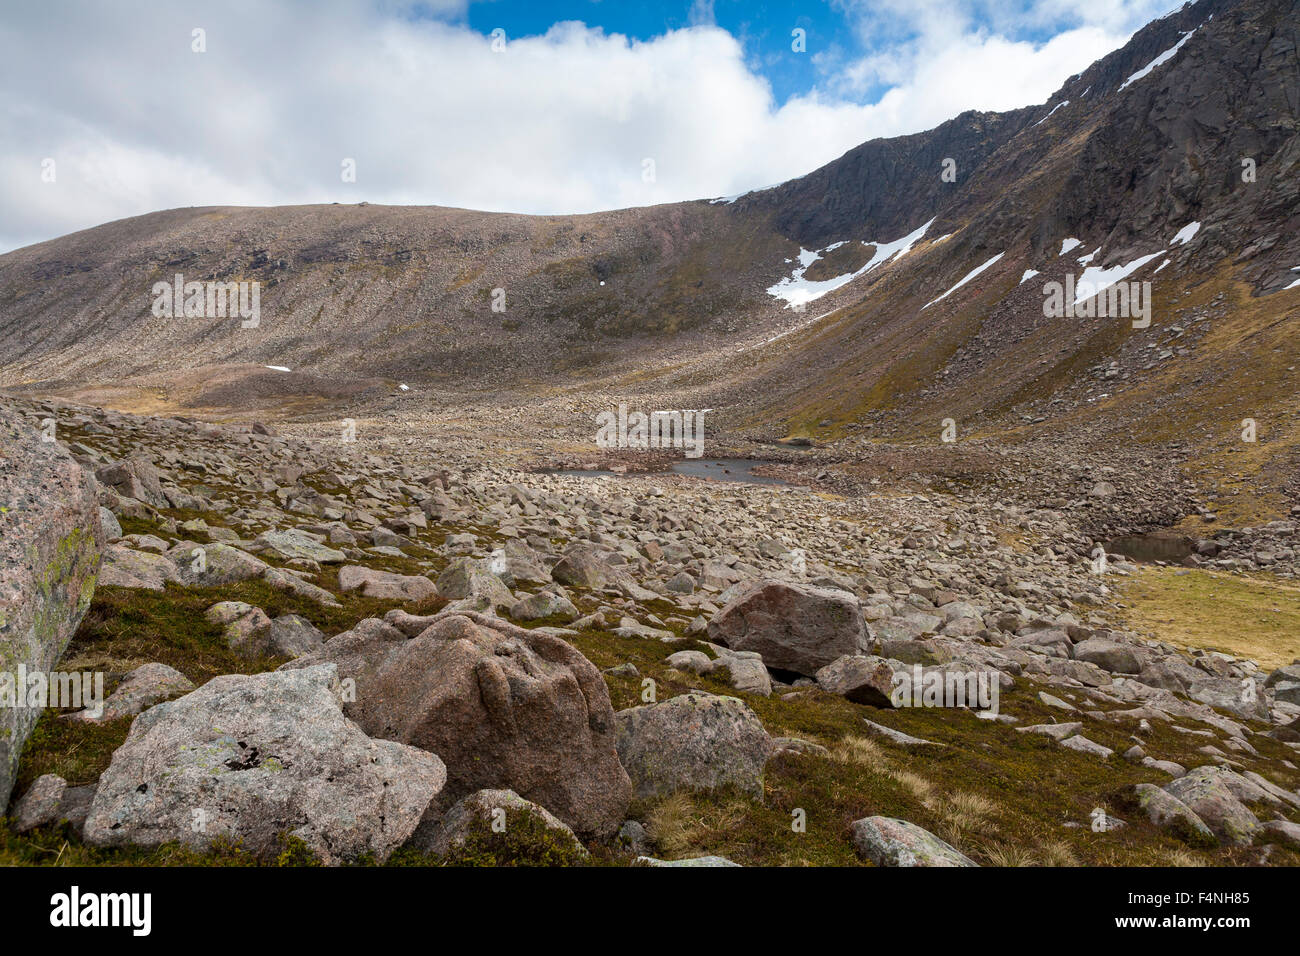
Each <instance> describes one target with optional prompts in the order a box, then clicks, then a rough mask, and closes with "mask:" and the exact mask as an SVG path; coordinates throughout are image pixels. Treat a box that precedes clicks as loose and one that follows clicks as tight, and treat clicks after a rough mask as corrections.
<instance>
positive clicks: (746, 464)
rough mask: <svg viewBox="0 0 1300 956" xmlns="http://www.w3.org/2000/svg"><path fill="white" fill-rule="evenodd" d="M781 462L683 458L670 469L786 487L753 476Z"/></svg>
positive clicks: (565, 471)
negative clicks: (759, 470) (755, 471)
mask: <svg viewBox="0 0 1300 956" xmlns="http://www.w3.org/2000/svg"><path fill="white" fill-rule="evenodd" d="M778 464H781V462H776V461H762V460H755V459H749V458H684V459H682V460H681V461H674V462H673V463H672V464H671V465H669V466H668V467H669V470H670V471H672V472H673V473H674V474H678V475H686V476H687V477H690V478H704V479H707V480H709V481H735V482H740V483H742V484H751V485H785V484H789V482H786V481H782V480H781V479H780V478H769V477H767V476H765V475H756V474H754V469H755V468H761V467H762V466H764V465H778ZM545 474H548V475H572V476H575V477H579V478H582V477H588V478H590V477H595V476H598V475H604V476H606V477H610V478H621V477H626V476H623V475H616V474H615V473H614V472H612V471H606V470H605V469H604V468H557V469H554V470H548V471H546V472H545ZM656 474H663V472H654V471H650V472H646V471H639V472H636V473H635V475H634V476H633V477H638V478H640V477H645V476H647V475H656Z"/></svg>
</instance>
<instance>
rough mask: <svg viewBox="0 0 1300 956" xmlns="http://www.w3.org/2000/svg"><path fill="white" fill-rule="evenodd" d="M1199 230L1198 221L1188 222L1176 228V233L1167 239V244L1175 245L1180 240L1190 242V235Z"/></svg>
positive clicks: (1180, 241)
mask: <svg viewBox="0 0 1300 956" xmlns="http://www.w3.org/2000/svg"><path fill="white" fill-rule="evenodd" d="M1200 231H1201V224H1200V223H1199V222H1189V223H1188V224H1187V225H1185V226H1183V228H1181V229H1179V230H1178V234H1177V235H1176V236H1174V238H1172V239H1170V240H1169V244H1170V245H1171V246H1176V245H1178V244H1179V243H1182V242H1191V241H1192V237H1193V236H1195V235H1196V234H1197V233H1198V232H1200Z"/></svg>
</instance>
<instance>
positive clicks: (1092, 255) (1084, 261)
mask: <svg viewBox="0 0 1300 956" xmlns="http://www.w3.org/2000/svg"><path fill="white" fill-rule="evenodd" d="M1099 252H1101V246H1098V247H1097V248H1096V249H1094V250H1092V252H1090V253H1088V254H1087V255H1086V256H1079V262H1080V263H1082V264H1083V265H1085V266H1086V265H1087V264H1088V263H1089V262H1091V261H1092V260H1093V259H1094V258H1095V257H1096V255H1097V253H1099Z"/></svg>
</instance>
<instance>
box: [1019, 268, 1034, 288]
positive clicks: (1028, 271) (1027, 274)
mask: <svg viewBox="0 0 1300 956" xmlns="http://www.w3.org/2000/svg"><path fill="white" fill-rule="evenodd" d="M1038 274H1039V272H1038V270H1037V269H1026V270H1025V274H1024V275H1022V276H1021V277H1020V282H1019V283H1017V284H1018V285H1024V284H1025V283H1026V282H1028V281H1029V280H1030V279H1032V278H1033V277H1034V276H1036V275H1038Z"/></svg>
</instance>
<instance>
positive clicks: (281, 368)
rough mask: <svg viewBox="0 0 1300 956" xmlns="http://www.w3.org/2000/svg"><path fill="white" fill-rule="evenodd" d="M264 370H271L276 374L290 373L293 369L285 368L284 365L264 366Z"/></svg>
mask: <svg viewBox="0 0 1300 956" xmlns="http://www.w3.org/2000/svg"><path fill="white" fill-rule="evenodd" d="M262 367H263V368H269V369H272V370H274V371H276V372H290V371H292V369H288V368H285V367H284V366H283V365H263V366H262Z"/></svg>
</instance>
